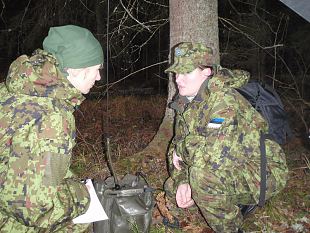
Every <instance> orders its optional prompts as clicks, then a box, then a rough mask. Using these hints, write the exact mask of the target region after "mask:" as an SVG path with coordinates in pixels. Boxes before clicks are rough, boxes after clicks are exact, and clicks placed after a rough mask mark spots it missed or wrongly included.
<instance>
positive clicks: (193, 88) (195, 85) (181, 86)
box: [176, 68, 210, 96]
mask: <svg viewBox="0 0 310 233" xmlns="http://www.w3.org/2000/svg"><path fill="white" fill-rule="evenodd" d="M208 69H209V68H208ZM208 69H204V70H201V69H199V68H196V69H195V70H193V71H192V72H190V73H187V74H176V83H177V86H178V90H179V94H180V95H181V96H195V95H196V94H197V92H198V91H199V88H200V86H201V84H202V83H203V82H204V81H205V80H206V79H207V78H208V76H209V75H210V74H209V72H208V71H207V70H208Z"/></svg>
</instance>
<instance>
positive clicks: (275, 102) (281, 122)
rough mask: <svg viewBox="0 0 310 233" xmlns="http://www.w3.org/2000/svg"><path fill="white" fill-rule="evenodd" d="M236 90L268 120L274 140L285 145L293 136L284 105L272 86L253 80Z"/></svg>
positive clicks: (270, 133)
mask: <svg viewBox="0 0 310 233" xmlns="http://www.w3.org/2000/svg"><path fill="white" fill-rule="evenodd" d="M236 90H237V91H238V92H239V93H240V94H241V95H243V97H244V98H246V99H247V100H248V101H249V102H250V103H251V105H252V106H253V107H254V108H255V109H256V110H257V111H258V112H259V113H260V114H261V115H262V116H263V117H264V118H265V119H266V121H267V123H268V127H269V132H268V134H269V135H271V138H272V140H274V141H276V142H277V143H278V144H284V143H285V142H286V141H287V139H289V138H290V137H291V136H292V131H291V129H290V126H289V124H288V119H287V113H286V112H285V110H284V106H283V103H282V101H281V99H280V97H279V95H278V94H277V92H276V91H275V90H274V89H273V88H272V87H271V86H269V85H267V84H263V83H260V82H258V81H255V80H251V81H250V82H248V83H247V84H246V85H244V86H242V87H240V88H237V89H236Z"/></svg>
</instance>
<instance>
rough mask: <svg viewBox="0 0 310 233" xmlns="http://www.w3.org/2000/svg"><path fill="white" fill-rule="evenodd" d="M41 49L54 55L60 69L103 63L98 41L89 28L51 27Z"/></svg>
mask: <svg viewBox="0 0 310 233" xmlns="http://www.w3.org/2000/svg"><path fill="white" fill-rule="evenodd" d="M43 49H44V50H45V51H47V52H49V53H51V54H53V55H54V56H55V57H56V59H57V61H58V62H59V66H60V70H61V71H64V69H65V68H74V69H78V68H86V67H90V66H94V65H99V64H103V51H102V47H101V45H100V43H99V41H98V40H97V39H96V38H95V37H94V36H93V34H92V33H91V32H90V31H89V30H87V29H86V28H82V27H78V26H75V25H66V26H60V27H51V28H50V30H49V32H48V36H47V37H45V39H44V41H43Z"/></svg>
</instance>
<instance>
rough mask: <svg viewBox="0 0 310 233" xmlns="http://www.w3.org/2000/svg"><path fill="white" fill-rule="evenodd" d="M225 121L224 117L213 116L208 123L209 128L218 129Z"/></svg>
mask: <svg viewBox="0 0 310 233" xmlns="http://www.w3.org/2000/svg"><path fill="white" fill-rule="evenodd" d="M223 122H224V118H213V119H211V120H210V122H209V123H208V125H207V128H210V129H218V128H220V127H221V125H222V124H223Z"/></svg>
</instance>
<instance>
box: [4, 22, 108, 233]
mask: <svg viewBox="0 0 310 233" xmlns="http://www.w3.org/2000/svg"><path fill="white" fill-rule="evenodd" d="M43 48H44V50H41V49H38V50H36V51H35V52H34V53H33V54H32V56H27V55H22V56H20V57H18V58H17V59H16V60H15V61H14V62H13V63H12V64H11V66H10V69H9V72H8V75H7V78H6V82H5V83H1V84H0V151H1V159H0V193H1V196H0V232H3V233H5V232H16V233H19V232H20V233H24V232H56V231H57V232H85V231H86V230H87V228H88V227H89V224H73V222H72V219H74V218H75V217H77V216H79V215H82V214H84V213H85V212H86V210H87V209H88V206H89V201H90V200H89V193H88V191H87V188H86V186H85V184H83V183H81V182H80V180H79V179H77V178H76V177H75V176H74V175H73V174H72V172H71V171H70V169H69V167H70V160H71V154H72V148H73V147H74V145H75V135H76V131H75V121H74V116H73V111H74V109H75V108H76V107H77V106H78V105H80V104H81V102H82V101H83V100H84V97H83V95H82V94H86V93H88V92H89V90H90V88H91V87H92V86H93V85H94V83H95V81H96V80H100V73H99V69H100V68H101V66H102V64H103V51H102V48H101V46H100V43H99V42H98V40H97V39H96V38H95V37H94V36H93V34H92V33H91V32H90V31H89V30H87V29H85V28H82V27H78V26H75V25H66V26H60V27H52V28H50V30H49V34H48V36H47V37H46V38H45V39H44V42H43Z"/></svg>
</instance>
